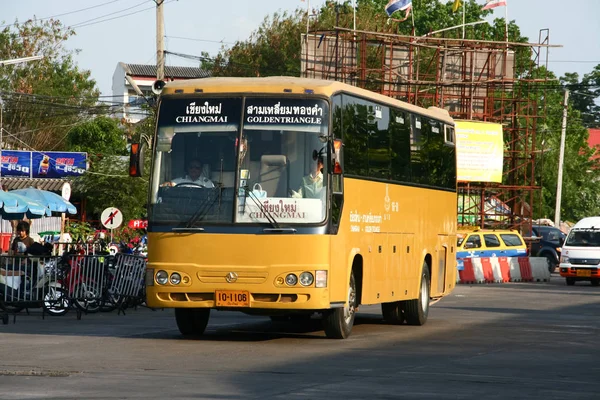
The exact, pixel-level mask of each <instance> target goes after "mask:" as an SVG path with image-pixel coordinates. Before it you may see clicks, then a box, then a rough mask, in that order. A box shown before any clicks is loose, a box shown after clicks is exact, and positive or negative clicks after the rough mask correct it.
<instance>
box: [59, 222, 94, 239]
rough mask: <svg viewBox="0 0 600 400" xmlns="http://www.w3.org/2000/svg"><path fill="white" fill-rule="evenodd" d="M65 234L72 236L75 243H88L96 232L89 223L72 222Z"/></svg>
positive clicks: (67, 225)
mask: <svg viewBox="0 0 600 400" xmlns="http://www.w3.org/2000/svg"><path fill="white" fill-rule="evenodd" d="M65 232H66V233H68V234H70V235H71V239H73V242H87V241H88V240H90V238H93V237H94V233H95V232H96V230H95V229H94V228H93V227H92V225H90V224H89V223H88V222H82V221H71V222H68V223H67V224H66V226H65Z"/></svg>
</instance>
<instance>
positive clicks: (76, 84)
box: [0, 19, 106, 150]
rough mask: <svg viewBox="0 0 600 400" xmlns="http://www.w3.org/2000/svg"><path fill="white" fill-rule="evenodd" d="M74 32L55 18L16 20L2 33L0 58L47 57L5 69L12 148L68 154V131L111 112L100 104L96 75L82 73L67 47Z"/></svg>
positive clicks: (0, 74) (0, 87)
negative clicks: (92, 116)
mask: <svg viewBox="0 0 600 400" xmlns="http://www.w3.org/2000/svg"><path fill="white" fill-rule="evenodd" d="M74 33H75V32H74V31H73V30H72V29H70V28H67V27H65V26H63V25H62V23H61V22H59V21H56V20H53V19H48V20H45V21H40V20H28V21H26V22H25V23H19V22H15V23H14V24H12V25H8V26H6V27H5V28H4V29H3V30H2V31H0V59H2V60H10V59H16V58H22V57H29V56H34V55H43V57H44V58H43V59H41V60H37V61H31V62H28V63H22V64H14V65H7V66H4V67H2V69H1V70H0V91H1V92H2V98H3V101H4V121H3V126H4V129H5V130H6V132H7V133H8V135H7V134H5V135H4V141H5V142H8V143H10V144H11V145H12V147H16V148H23V147H25V148H28V149H31V148H33V149H36V150H64V149H65V141H64V138H65V131H66V128H68V127H70V126H72V125H73V124H76V123H79V122H80V121H81V119H82V117H85V116H87V115H90V114H93V113H96V112H98V111H102V110H103V111H106V108H102V107H100V108H98V107H95V106H94V105H95V104H96V102H97V99H98V94H99V92H98V89H96V83H95V81H94V80H93V79H91V78H90V72H89V71H87V70H80V69H79V68H78V67H77V65H76V64H75V62H74V61H73V52H71V51H67V50H66V49H65V47H64V43H65V42H66V40H67V39H68V38H69V37H71V36H72V35H73V34H74Z"/></svg>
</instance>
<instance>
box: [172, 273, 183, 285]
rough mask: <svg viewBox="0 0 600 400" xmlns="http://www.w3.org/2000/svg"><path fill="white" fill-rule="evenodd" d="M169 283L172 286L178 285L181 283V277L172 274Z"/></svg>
mask: <svg viewBox="0 0 600 400" xmlns="http://www.w3.org/2000/svg"><path fill="white" fill-rule="evenodd" d="M170 281H171V284H172V285H179V284H180V283H181V275H179V274H178V273H177V272H173V273H172V274H171V279H170Z"/></svg>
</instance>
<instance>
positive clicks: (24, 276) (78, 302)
mask: <svg viewBox="0 0 600 400" xmlns="http://www.w3.org/2000/svg"><path fill="white" fill-rule="evenodd" d="M145 270H146V259H145V258H144V257H140V256H135V255H129V254H120V253H119V254H117V255H115V256H112V255H72V254H65V255H63V256H60V257H59V256H46V257H32V256H0V315H2V317H3V321H4V322H5V323H6V322H7V321H8V316H7V315H8V314H9V313H12V314H15V319H16V314H17V313H18V312H19V311H21V310H24V309H32V308H41V309H42V315H43V316H44V315H63V314H66V313H67V312H68V311H69V310H70V309H75V310H76V312H77V318H78V319H80V318H81V315H82V314H83V313H86V314H87V313H95V312H98V311H112V310H115V309H119V311H124V310H125V309H126V308H128V307H131V306H135V305H138V304H142V303H143V301H144V300H145V298H144V297H145V288H144V274H145ZM2 311H4V314H2Z"/></svg>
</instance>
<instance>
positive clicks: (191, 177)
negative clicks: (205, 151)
mask: <svg viewBox="0 0 600 400" xmlns="http://www.w3.org/2000/svg"><path fill="white" fill-rule="evenodd" d="M186 183H189V184H190V186H193V185H197V186H201V187H205V188H209V189H210V188H214V187H215V185H214V183H213V182H212V181H211V180H210V179H208V178H207V177H206V176H204V174H203V173H202V164H201V163H200V160H198V159H192V160H191V161H190V163H189V164H188V167H187V175H186V176H184V177H183V178H176V179H173V180H172V181H171V182H165V183H164V184H163V186H177V185H181V184H186Z"/></svg>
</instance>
